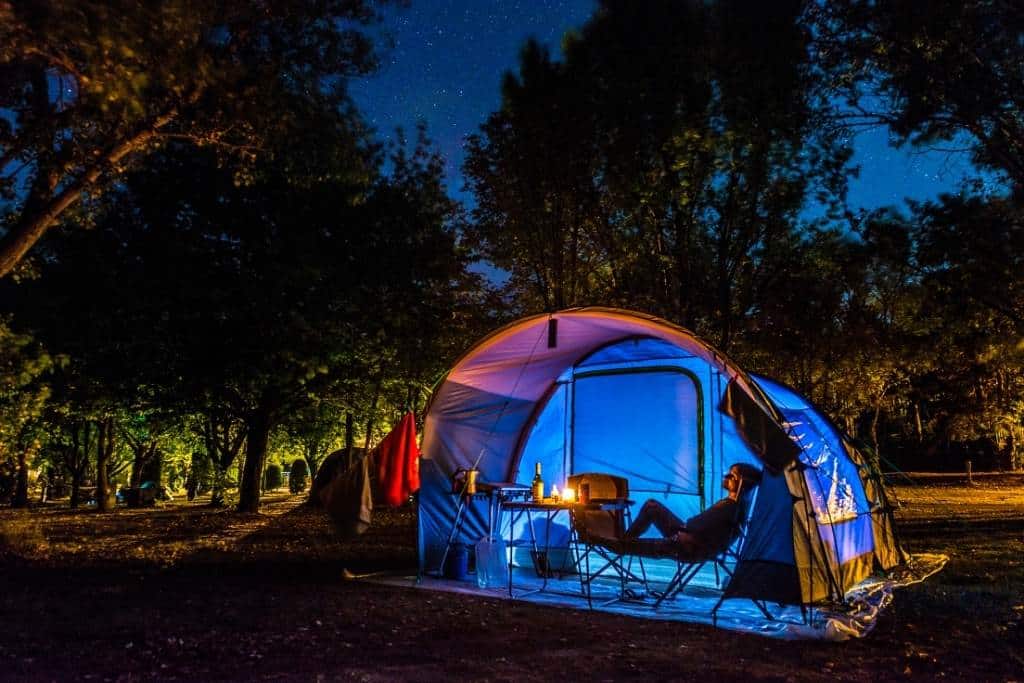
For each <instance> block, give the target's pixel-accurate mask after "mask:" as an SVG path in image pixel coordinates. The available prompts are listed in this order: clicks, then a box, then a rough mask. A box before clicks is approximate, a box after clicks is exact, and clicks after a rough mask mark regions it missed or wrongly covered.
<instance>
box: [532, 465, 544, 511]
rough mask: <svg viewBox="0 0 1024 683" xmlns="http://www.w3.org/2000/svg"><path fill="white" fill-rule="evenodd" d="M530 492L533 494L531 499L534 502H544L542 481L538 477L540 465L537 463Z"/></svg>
mask: <svg viewBox="0 0 1024 683" xmlns="http://www.w3.org/2000/svg"><path fill="white" fill-rule="evenodd" d="M530 491H531V492H532V493H533V499H534V500H536V501H538V502H539V501H542V500H544V479H542V478H541V476H540V463H537V465H536V468H535V473H534V475H533V484H532V485H531V486H530Z"/></svg>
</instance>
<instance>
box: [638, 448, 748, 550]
mask: <svg viewBox="0 0 1024 683" xmlns="http://www.w3.org/2000/svg"><path fill="white" fill-rule="evenodd" d="M741 481H742V482H743V487H742V488H743V489H744V490H749V488H750V487H751V486H757V485H758V484H759V483H760V482H761V472H760V470H758V469H757V468H756V467H754V466H753V465H747V464H745V463H737V464H735V465H733V466H732V467H730V468H729V471H728V473H726V475H725V477H724V478H723V479H722V487H723V488H724V489H725V490H726V491H727V492H728V494H729V495H728V496H726V497H725V498H723V499H722V500H720V501H718V502H717V503H715V504H714V505H712V506H711V507H709V508H708V509H707V510H705V511H704V512H702V513H700V514H699V515H697V516H695V517H691V518H690V519H688V520H687V521H685V522H684V521H683V520H681V519H679V518H678V517H676V516H675V515H674V514H673V513H672V511H671V510H669V509H668V508H667V507H665V506H664V505H662V504H661V503H659V502H658V501H656V500H653V499H651V500H648V501H647V502H646V503H644V506H643V507H642V508H640V514H638V515H637V517H636V519H635V520H634V521H633V523H632V524H631V525H630V526H629V529H627V530H626V534H625V538H626V539H627V540H636V539H638V538H640V536H642V535H643V533H644V532H645V531H647V529H649V528H650V527H651V525H652V524H653V525H654V526H655V527H656V528H657V529H658V531H659V532H661V535H662V536H663V537H664V540H663V541H651V543H652V544H657V545H658V546H659V549H661V550H663V551H664V552H666V553H671V554H677V555H679V554H685V555H693V556H706V555H709V554H712V553H717V552H719V551H720V550H722V549H723V548H724V547H725V546H726V545H727V544H728V543H729V540H730V537H731V535H732V531H733V527H734V525H735V521H736V514H737V508H736V506H737V505H738V504H739V503H738V498H739V494H740V488H741V487H740V482H741ZM644 542H645V543H647V541H644Z"/></svg>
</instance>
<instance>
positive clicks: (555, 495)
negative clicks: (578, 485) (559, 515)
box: [551, 484, 559, 500]
mask: <svg viewBox="0 0 1024 683" xmlns="http://www.w3.org/2000/svg"><path fill="white" fill-rule="evenodd" d="M551 497H552V498H554V499H555V500H558V498H559V495H558V484H552V485H551Z"/></svg>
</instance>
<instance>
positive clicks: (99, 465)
mask: <svg viewBox="0 0 1024 683" xmlns="http://www.w3.org/2000/svg"><path fill="white" fill-rule="evenodd" d="M98 427H99V433H98V435H97V437H96V509H97V510H99V511H100V512H110V511H111V510H113V509H114V508H115V507H116V506H117V499H116V498H115V496H114V492H113V491H112V490H111V489H110V477H109V475H108V472H107V465H108V464H109V463H110V458H111V457H112V456H113V455H114V420H113V418H109V417H108V418H106V419H104V420H101V421H100V422H99V425H98Z"/></svg>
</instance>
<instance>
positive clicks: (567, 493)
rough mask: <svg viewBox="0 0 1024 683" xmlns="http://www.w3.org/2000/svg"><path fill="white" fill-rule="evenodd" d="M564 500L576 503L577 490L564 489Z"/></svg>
mask: <svg viewBox="0 0 1024 683" xmlns="http://www.w3.org/2000/svg"><path fill="white" fill-rule="evenodd" d="M562 501H563V502H566V503H575V502H576V492H575V491H573V490H572V489H562Z"/></svg>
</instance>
